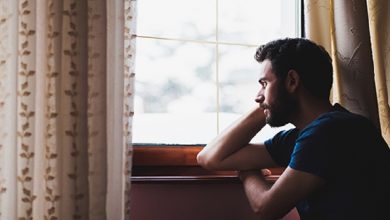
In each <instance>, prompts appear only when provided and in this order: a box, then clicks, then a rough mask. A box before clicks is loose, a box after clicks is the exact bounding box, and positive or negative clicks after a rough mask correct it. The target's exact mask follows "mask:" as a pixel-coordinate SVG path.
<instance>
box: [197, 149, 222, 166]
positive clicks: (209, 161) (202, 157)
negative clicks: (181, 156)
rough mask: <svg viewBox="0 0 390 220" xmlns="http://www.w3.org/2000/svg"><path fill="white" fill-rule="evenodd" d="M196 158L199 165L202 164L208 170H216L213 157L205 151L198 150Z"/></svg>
mask: <svg viewBox="0 0 390 220" xmlns="http://www.w3.org/2000/svg"><path fill="white" fill-rule="evenodd" d="M196 160H197V162H198V164H199V165H200V166H202V167H203V168H205V169H208V170H217V169H218V166H217V162H216V161H215V159H213V158H211V157H210V156H209V155H207V154H206V153H205V152H202V151H201V152H199V153H198V155H197V156H196Z"/></svg>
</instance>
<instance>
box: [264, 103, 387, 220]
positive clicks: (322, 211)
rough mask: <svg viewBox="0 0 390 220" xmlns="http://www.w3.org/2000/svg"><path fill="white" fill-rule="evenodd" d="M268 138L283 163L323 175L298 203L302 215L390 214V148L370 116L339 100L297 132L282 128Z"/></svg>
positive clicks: (274, 155)
mask: <svg viewBox="0 0 390 220" xmlns="http://www.w3.org/2000/svg"><path fill="white" fill-rule="evenodd" d="M265 144H266V147H267V150H268V151H269V153H270V155H271V156H272V158H274V160H275V161H276V162H278V163H279V164H280V165H281V166H285V164H288V166H289V167H291V168H292V169H295V170H299V171H303V172H307V173H311V174H313V175H316V176H319V177H321V178H323V179H324V180H325V186H324V187H323V188H321V189H320V191H319V192H316V193H314V194H313V195H311V196H309V198H308V199H307V200H305V201H302V202H301V203H300V204H299V206H298V207H297V209H298V211H299V213H300V215H301V218H302V219H379V217H384V216H387V217H390V211H389V209H388V208H386V206H387V204H388V202H386V201H388V198H390V189H389V188H388V185H389V184H390V173H389V172H388V171H389V170H390V150H389V148H388V146H387V144H386V142H385V141H384V139H383V138H382V137H381V134H380V132H379V131H378V130H377V128H376V127H375V126H374V125H373V124H372V123H371V122H370V121H369V120H368V119H367V118H365V117H363V116H360V115H357V114H353V113H350V112H348V111H347V110H345V109H344V108H342V107H341V106H340V105H338V104H336V105H335V106H334V107H333V110H332V111H330V112H328V113H325V114H323V115H321V116H320V117H318V118H317V119H316V120H315V121H313V122H312V123H310V124H309V125H308V126H306V127H305V128H304V129H303V130H302V131H300V132H299V133H298V131H297V129H295V128H294V129H291V130H289V131H284V132H280V133H279V134H278V135H276V136H275V137H274V138H272V139H269V140H267V141H266V142H265ZM291 152H292V153H291ZM357 210H359V211H357ZM378 210H382V211H384V210H385V211H386V212H379V211H378ZM377 214H378V216H377V217H378V218H375V217H374V216H375V215H377Z"/></svg>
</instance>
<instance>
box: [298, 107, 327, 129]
mask: <svg viewBox="0 0 390 220" xmlns="http://www.w3.org/2000/svg"><path fill="white" fill-rule="evenodd" d="M331 109H332V104H331V103H330V102H325V101H318V100H316V101H310V102H307V101H306V102H301V103H300V105H299V110H298V112H297V113H296V114H295V115H293V117H292V118H293V119H292V124H294V126H295V127H296V128H298V129H299V130H302V129H303V128H305V127H306V126H307V125H309V124H310V123H311V122H313V121H314V120H315V119H317V118H318V117H319V116H320V115H322V114H324V113H327V112H329V111H330V110H331Z"/></svg>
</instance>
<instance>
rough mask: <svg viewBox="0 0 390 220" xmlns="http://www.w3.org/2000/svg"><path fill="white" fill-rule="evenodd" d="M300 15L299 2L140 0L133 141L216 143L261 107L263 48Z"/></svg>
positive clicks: (290, 32) (291, 28)
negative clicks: (225, 131) (260, 55)
mask: <svg viewBox="0 0 390 220" xmlns="http://www.w3.org/2000/svg"><path fill="white" fill-rule="evenodd" d="M300 17H301V15H300V1H298V0H294V1H292V0H273V1H269V0H243V1H236V0H214V1H212V0H196V1H190V0H165V1H160V0H141V1H137V39H136V59H135V60H136V63H135V72H136V83H135V100H134V101H135V115H134V119H133V131H134V133H133V143H135V144H146V143H148V144H149V143H152V144H205V143H207V142H209V141H210V140H211V139H212V138H213V137H214V136H215V135H217V133H218V132H220V131H222V130H223V129H224V128H226V126H228V125H229V124H230V123H232V122H233V121H234V120H236V119H237V118H238V117H239V116H240V115H241V114H243V113H244V112H246V111H248V110H249V109H250V108H251V107H253V106H254V105H255V104H256V103H255V102H254V97H255V95H256V92H257V89H258V84H257V77H258V74H259V72H258V69H259V64H258V63H257V62H256V61H255V59H254V58H253V57H254V54H255V51H256V48H257V47H258V46H259V45H261V44H263V43H266V42H268V41H270V40H274V39H276V38H281V37H296V36H300V24H301V19H300ZM257 138H259V139H260V138H262V137H261V135H260V136H259V137H257Z"/></svg>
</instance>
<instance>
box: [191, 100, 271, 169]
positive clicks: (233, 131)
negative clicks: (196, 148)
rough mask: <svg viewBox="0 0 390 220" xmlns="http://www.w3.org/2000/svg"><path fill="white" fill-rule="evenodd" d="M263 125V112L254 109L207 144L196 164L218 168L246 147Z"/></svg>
mask: <svg viewBox="0 0 390 220" xmlns="http://www.w3.org/2000/svg"><path fill="white" fill-rule="evenodd" d="M265 124H266V122H265V115H264V112H263V110H262V109H260V108H259V107H257V108H254V109H253V110H252V111H250V112H249V113H247V114H246V115H244V116H242V117H241V118H240V119H239V120H237V121H236V122H235V123H233V124H232V125H231V126H230V127H229V128H227V129H226V130H225V131H224V132H222V133H221V134H219V135H218V136H217V137H216V138H215V139H214V140H213V141H212V142H211V143H209V144H207V145H206V146H205V148H204V149H203V150H202V151H201V152H200V153H199V154H198V157H197V159H198V162H199V163H200V164H201V165H202V166H205V167H209V168H210V167H211V168H213V167H218V164H220V163H222V161H224V160H225V159H226V158H228V157H229V156H231V155H232V154H234V153H235V152H237V151H238V150H240V149H241V148H243V147H245V146H247V145H248V143H249V142H250V141H251V139H252V138H253V137H254V136H255V135H256V134H257V133H258V132H259V131H260V130H261V128H263V127H264V126H265Z"/></svg>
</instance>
